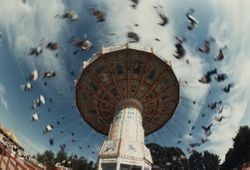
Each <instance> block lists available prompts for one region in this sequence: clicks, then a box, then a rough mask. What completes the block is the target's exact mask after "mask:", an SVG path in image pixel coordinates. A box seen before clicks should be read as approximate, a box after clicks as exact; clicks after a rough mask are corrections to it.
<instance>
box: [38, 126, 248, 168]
mask: <svg viewBox="0 0 250 170" xmlns="http://www.w3.org/2000/svg"><path fill="white" fill-rule="evenodd" d="M233 142H234V144H233V147H232V148H230V149H229V150H228V152H227V153H226V156H225V161H224V162H223V163H222V164H220V159H219V156H218V155H216V154H213V153H209V152H208V151H204V152H203V153H200V152H197V151H195V150H194V151H193V152H192V153H191V155H190V156H189V157H187V156H186V155H185V153H184V152H183V151H182V150H181V149H180V148H177V147H162V146H160V145H158V144H155V143H150V144H147V147H148V148H149V149H150V151H151V155H152V158H153V162H154V165H153V169H160V170H218V169H220V170H233V169H241V167H242V165H243V164H244V163H246V162H250V128H249V127H248V126H242V127H240V128H239V131H238V133H237V135H236V137H235V138H233ZM34 158H35V159H37V160H38V161H39V162H41V163H43V164H44V165H46V166H47V167H48V169H51V170H52V169H53V170H54V167H55V164H56V163H61V164H62V165H64V166H66V167H71V168H72V169H73V170H94V169H96V167H97V165H96V163H94V162H93V161H88V160H87V159H86V158H84V157H79V158H78V156H77V155H70V156H67V153H66V152H65V151H64V150H63V149H62V150H60V151H59V152H58V153H57V155H56V156H55V154H54V153H53V152H52V151H45V152H44V153H42V154H37V155H36V156H34Z"/></svg>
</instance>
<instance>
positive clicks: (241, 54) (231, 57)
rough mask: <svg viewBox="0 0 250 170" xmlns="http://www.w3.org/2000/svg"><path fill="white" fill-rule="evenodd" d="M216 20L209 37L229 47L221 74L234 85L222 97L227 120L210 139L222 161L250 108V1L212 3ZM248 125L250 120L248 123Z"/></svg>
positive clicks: (218, 44) (219, 44) (212, 148)
mask: <svg viewBox="0 0 250 170" xmlns="http://www.w3.org/2000/svg"><path fill="white" fill-rule="evenodd" d="M212 5H213V12H214V14H213V15H214V20H213V21H212V23H210V25H209V31H210V34H211V35H213V36H214V37H215V38H216V43H217V47H218V48H221V47H222V46H224V45H227V46H228V50H226V53H225V59H224V61H223V62H222V64H221V65H220V67H221V70H222V71H224V72H226V73H228V74H229V76H230V79H231V81H233V82H235V86H234V88H233V89H232V92H231V93H230V95H229V94H226V95H223V100H224V102H226V103H228V104H229V106H230V111H229V113H227V114H225V113H223V114H224V115H225V116H226V119H225V120H224V121H223V122H222V123H221V124H220V125H219V126H217V127H216V129H215V130H214V132H213V134H212V135H211V137H210V140H211V141H212V143H213V145H212V146H210V147H208V149H211V150H212V151H213V152H214V153H217V154H218V155H220V157H221V158H222V160H224V156H225V154H226V152H227V151H228V149H229V147H231V146H232V143H233V141H232V138H233V137H234V136H235V135H236V132H237V131H238V128H239V126H240V125H241V121H242V120H243V119H244V118H245V116H246V114H247V112H249V110H247V107H249V95H250V89H249V87H250V79H249V78H248V77H249V76H250V73H249V72H248V71H247V70H248V69H249V66H250V60H248V59H247V58H248V57H249V54H250V48H249V45H248V44H249V42H250V37H249V36H246V34H247V32H248V30H249V27H250V18H249V17H248V16H249V15H250V11H249V10H248V6H249V5H250V2H249V1H246V0H245V1H244V0H243V1H233V0H231V1H224V0H220V1H217V0H214V1H212ZM248 122H249V120H248Z"/></svg>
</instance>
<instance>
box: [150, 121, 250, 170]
mask: <svg viewBox="0 0 250 170" xmlns="http://www.w3.org/2000/svg"><path fill="white" fill-rule="evenodd" d="M233 142H234V144H233V147H232V148H230V149H229V150H228V152H227V153H226V156H225V160H224V162H223V163H222V164H220V159H219V156H217V155H216V154H213V153H209V152H208V151H204V152H203V153H199V152H197V151H193V152H192V154H191V155H190V156H189V158H187V156H186V155H185V153H184V152H183V151H182V150H181V149H180V148H176V147H162V146H160V145H157V144H154V143H150V144H148V145H147V147H148V148H149V149H150V151H151V155H152V158H153V162H154V166H153V169H161V170H180V169H181V170H218V169H220V170H233V169H242V168H241V167H242V165H243V164H245V163H247V162H249V165H250V128H249V127H248V126H242V127H240V128H239V130H238V133H237V135H236V137H235V138H233Z"/></svg>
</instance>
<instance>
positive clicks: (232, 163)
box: [222, 126, 250, 170]
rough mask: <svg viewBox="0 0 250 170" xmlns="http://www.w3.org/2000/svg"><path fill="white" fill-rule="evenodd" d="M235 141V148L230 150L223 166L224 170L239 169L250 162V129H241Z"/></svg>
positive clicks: (245, 127) (244, 127)
mask: <svg viewBox="0 0 250 170" xmlns="http://www.w3.org/2000/svg"><path fill="white" fill-rule="evenodd" d="M233 141H234V144H233V148H230V149H229V151H228V152H227V154H226V157H225V161H224V163H223V164H222V168H223V169H227V170H229V169H234V168H238V167H240V166H241V165H242V164H244V163H245V162H247V161H249V160H250V142H249V141H250V128H249V127H248V126H242V127H240V128H239V131H238V133H237V135H236V137H235V138H234V139H233Z"/></svg>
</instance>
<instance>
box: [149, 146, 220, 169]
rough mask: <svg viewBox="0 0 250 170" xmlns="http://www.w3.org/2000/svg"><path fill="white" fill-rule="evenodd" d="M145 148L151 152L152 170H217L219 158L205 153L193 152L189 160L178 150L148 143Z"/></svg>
mask: <svg viewBox="0 0 250 170" xmlns="http://www.w3.org/2000/svg"><path fill="white" fill-rule="evenodd" d="M147 147H148V148H149V149H150V151H151V155H152V159H153V162H154V166H153V169H161V170H203V169H204V170H218V169H219V163H220V159H219V156H217V155H215V154H212V153H209V152H208V151H205V152H204V153H203V154H202V153H199V152H197V151H193V153H192V154H191V155H190V157H189V159H187V157H186V156H185V153H184V152H183V151H182V150H181V149H180V148H175V147H170V148H169V147H162V146H160V145H157V144H154V143H150V144H148V145H147Z"/></svg>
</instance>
